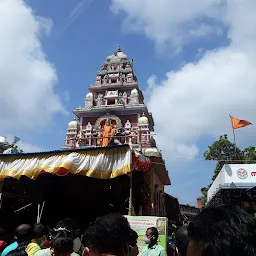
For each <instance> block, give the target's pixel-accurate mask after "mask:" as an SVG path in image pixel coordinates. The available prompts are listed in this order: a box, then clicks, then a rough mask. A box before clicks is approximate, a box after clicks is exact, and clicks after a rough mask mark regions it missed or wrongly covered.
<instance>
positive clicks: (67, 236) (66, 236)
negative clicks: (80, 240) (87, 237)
mask: <svg viewBox="0 0 256 256" xmlns="http://www.w3.org/2000/svg"><path fill="white" fill-rule="evenodd" d="M50 237H51V242H50V244H51V248H53V249H54V250H56V251H57V252H59V253H68V252H71V251H72V250H73V236H72V234H71V232H70V231H67V230H57V231H55V230H51V231H50Z"/></svg>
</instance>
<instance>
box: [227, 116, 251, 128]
mask: <svg viewBox="0 0 256 256" xmlns="http://www.w3.org/2000/svg"><path fill="white" fill-rule="evenodd" d="M230 118H231V122H232V127H233V129H239V128H243V127H245V126H248V125H251V124H252V123H250V122H249V121H247V120H239V119H237V118H235V117H233V116H230Z"/></svg>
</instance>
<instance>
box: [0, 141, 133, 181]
mask: <svg viewBox="0 0 256 256" xmlns="http://www.w3.org/2000/svg"><path fill="white" fill-rule="evenodd" d="M131 168H132V153H131V149H130V147H129V146H115V147H109V148H93V149H82V150H75V151H57V152H42V153H28V154H17V155H4V154H0V179H1V180H2V179H4V178H6V177H12V178H16V179H19V178H20V177H21V176H27V177H28V178H30V179H36V178H37V177H38V176H39V175H40V174H42V173H49V174H54V175H59V176H64V175H68V174H73V175H76V174H78V175H83V176H87V177H92V178H98V179H111V178H116V177H118V176H120V175H125V174H128V173H130V172H131Z"/></svg>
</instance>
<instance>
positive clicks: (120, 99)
mask: <svg viewBox="0 0 256 256" xmlns="http://www.w3.org/2000/svg"><path fill="white" fill-rule="evenodd" d="M117 103H118V104H124V98H123V95H122V93H121V92H120V93H119V95H118V99H117Z"/></svg>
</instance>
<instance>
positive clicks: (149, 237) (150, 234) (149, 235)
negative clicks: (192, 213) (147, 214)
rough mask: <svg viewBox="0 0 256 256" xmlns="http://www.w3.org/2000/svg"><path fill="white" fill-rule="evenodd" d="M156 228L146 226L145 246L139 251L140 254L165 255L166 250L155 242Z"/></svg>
mask: <svg viewBox="0 0 256 256" xmlns="http://www.w3.org/2000/svg"><path fill="white" fill-rule="evenodd" d="M157 240H158V230H157V229H156V228H155V227H151V228H148V229H147V231H146V236H145V239H144V241H145V243H146V244H147V246H145V247H144V249H143V250H142V252H141V256H166V255H167V254H166V250H165V249H164V248H163V247H162V246H161V245H160V244H158V243H157Z"/></svg>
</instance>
